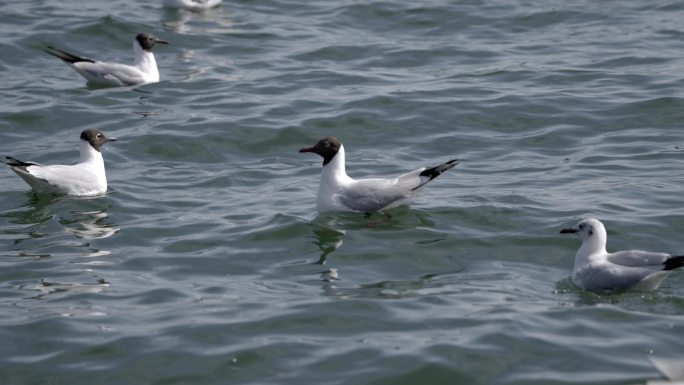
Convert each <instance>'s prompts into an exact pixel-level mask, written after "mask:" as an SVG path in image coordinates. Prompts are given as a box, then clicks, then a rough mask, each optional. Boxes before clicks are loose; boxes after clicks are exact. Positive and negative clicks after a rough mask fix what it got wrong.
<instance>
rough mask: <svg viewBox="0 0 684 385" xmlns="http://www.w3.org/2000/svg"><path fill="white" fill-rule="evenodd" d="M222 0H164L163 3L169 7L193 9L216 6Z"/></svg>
mask: <svg viewBox="0 0 684 385" xmlns="http://www.w3.org/2000/svg"><path fill="white" fill-rule="evenodd" d="M219 4H221V0H162V5H164V6H165V7H169V8H184V9H190V10H193V11H198V10H202V9H209V8H214V7H215V6H217V5H219Z"/></svg>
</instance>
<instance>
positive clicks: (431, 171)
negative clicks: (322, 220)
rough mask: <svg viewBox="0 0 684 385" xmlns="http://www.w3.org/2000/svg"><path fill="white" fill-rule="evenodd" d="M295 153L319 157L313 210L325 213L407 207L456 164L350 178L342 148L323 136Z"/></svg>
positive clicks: (447, 163) (338, 143) (336, 141)
mask: <svg viewBox="0 0 684 385" xmlns="http://www.w3.org/2000/svg"><path fill="white" fill-rule="evenodd" d="M299 152H311V153H314V154H318V155H320V156H321V157H323V172H322V175H321V183H320V186H319V189H318V198H317V208H318V211H319V212H326V211H357V212H364V213H371V212H375V211H381V210H385V209H389V208H393V207H397V206H400V205H404V204H408V203H409V202H410V200H411V198H413V196H415V195H416V193H417V192H418V191H419V190H420V189H421V188H422V187H423V186H424V185H425V184H426V183H428V182H429V181H431V180H433V179H434V178H436V177H438V176H440V175H441V174H442V173H444V172H445V171H447V170H449V169H451V168H452V167H454V166H456V165H457V164H458V161H457V160H456V159H454V160H450V161H448V162H445V163H443V164H440V165H439V166H435V167H431V168H425V167H422V168H419V169H417V170H413V171H411V172H408V173H406V174H403V175H399V176H398V177H395V178H372V179H352V178H351V177H349V176H348V175H347V172H346V169H345V153H344V146H343V145H342V143H341V142H340V140H339V139H337V138H335V137H332V136H327V137H325V138H322V139H321V140H319V141H318V142H317V143H316V144H315V145H313V146H311V147H304V148H302V149H301V150H299Z"/></svg>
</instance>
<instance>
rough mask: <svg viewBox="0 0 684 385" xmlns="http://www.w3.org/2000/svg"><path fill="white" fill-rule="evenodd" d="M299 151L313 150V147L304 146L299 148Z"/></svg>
mask: <svg viewBox="0 0 684 385" xmlns="http://www.w3.org/2000/svg"><path fill="white" fill-rule="evenodd" d="M299 152H313V147H304V148H301V149H300V150H299Z"/></svg>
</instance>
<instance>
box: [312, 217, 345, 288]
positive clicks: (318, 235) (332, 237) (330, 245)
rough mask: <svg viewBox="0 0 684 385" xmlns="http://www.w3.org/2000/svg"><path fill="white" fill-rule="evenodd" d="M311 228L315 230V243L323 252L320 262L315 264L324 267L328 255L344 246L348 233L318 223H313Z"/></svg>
mask: <svg viewBox="0 0 684 385" xmlns="http://www.w3.org/2000/svg"><path fill="white" fill-rule="evenodd" d="M311 227H312V228H313V238H314V242H313V243H314V244H315V245H316V246H318V248H319V249H320V251H321V256H320V258H318V261H316V262H314V263H315V264H319V265H324V264H325V262H326V260H327V258H328V255H330V254H331V253H332V252H333V251H335V250H337V249H339V248H340V246H342V242H343V241H342V239H343V238H344V235H345V233H346V231H344V230H335V229H333V228H330V227H327V226H323V225H319V224H316V223H312V224H311ZM335 275H336V273H335ZM335 278H336V277H335Z"/></svg>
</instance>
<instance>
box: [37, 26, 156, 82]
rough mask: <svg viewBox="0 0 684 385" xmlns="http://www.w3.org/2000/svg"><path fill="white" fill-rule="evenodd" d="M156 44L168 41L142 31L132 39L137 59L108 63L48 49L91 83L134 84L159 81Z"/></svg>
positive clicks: (49, 47)
mask: <svg viewBox="0 0 684 385" xmlns="http://www.w3.org/2000/svg"><path fill="white" fill-rule="evenodd" d="M156 44H169V43H168V42H167V41H165V40H161V39H159V38H157V37H156V36H154V35H152V34H151V33H147V32H142V33H139V34H138V35H137V36H136V37H135V39H134V40H133V52H134V54H135V60H134V62H133V64H132V65H129V64H120V63H105V62H101V61H97V60H94V59H89V58H86V57H82V56H78V55H74V54H72V53H69V52H66V51H63V50H61V49H57V48H54V47H51V46H48V47H47V49H46V50H45V52H47V53H49V54H50V55H53V56H56V57H58V58H60V59H62V60H63V61H65V62H66V63H68V64H69V65H70V66H71V68H73V69H74V70H76V72H78V73H79V74H81V75H82V76H83V77H84V78H86V80H87V82H88V83H92V84H99V85H105V86H135V85H141V84H147V83H157V82H158V81H159V70H158V69H157V61H156V60H155V59H154V54H153V53H152V48H154V46H155V45H156Z"/></svg>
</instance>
